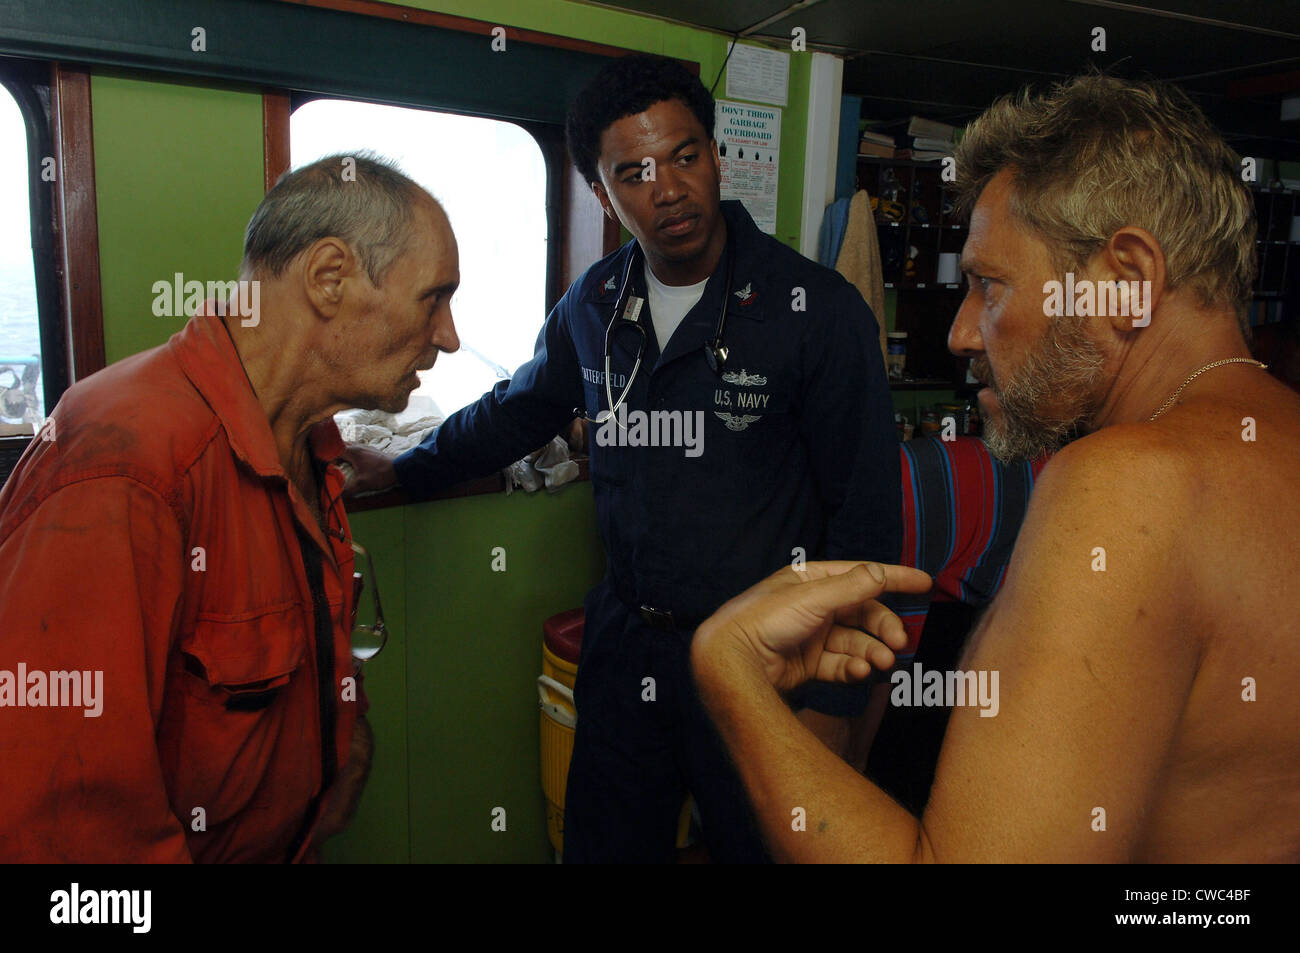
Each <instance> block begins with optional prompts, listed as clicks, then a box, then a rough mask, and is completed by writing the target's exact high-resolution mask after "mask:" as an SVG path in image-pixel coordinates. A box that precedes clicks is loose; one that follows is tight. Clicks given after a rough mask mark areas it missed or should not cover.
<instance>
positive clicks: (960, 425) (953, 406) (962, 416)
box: [936, 402, 969, 435]
mask: <svg viewBox="0 0 1300 953" xmlns="http://www.w3.org/2000/svg"><path fill="white" fill-rule="evenodd" d="M936 409H937V411H938V413H939V425H940V427H942V428H946V432H947V433H951V434H954V435H957V434H966V433H969V431H968V430H967V429H966V428H967V415H966V405H965V404H964V403H959V402H953V403H946V404H940V405H939V406H938V407H937V408H936ZM949 418H952V426H951V428H949V427H948V423H947V421H948V419H949Z"/></svg>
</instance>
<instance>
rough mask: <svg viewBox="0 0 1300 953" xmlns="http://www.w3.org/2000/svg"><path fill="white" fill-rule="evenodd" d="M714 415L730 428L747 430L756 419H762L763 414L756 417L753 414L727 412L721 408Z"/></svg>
mask: <svg viewBox="0 0 1300 953" xmlns="http://www.w3.org/2000/svg"><path fill="white" fill-rule="evenodd" d="M713 415H714V416H715V417H717V418H718V419H719V420H721V421H722V422H723V423H724V424H726V425H727V429H728V430H737V431H739V430H745V429H746V428H747V427H749V425H750V424H752V423H753V422H754V421H756V420H762V419H763V418H762V417H761V416H759V417H755V416H753V415H752V414H726V413H723V412H722V411H720V410H715V411H714V412H713Z"/></svg>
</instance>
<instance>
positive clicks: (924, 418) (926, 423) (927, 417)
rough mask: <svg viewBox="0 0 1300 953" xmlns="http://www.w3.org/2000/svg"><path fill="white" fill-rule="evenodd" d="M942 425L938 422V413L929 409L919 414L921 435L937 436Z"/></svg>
mask: <svg viewBox="0 0 1300 953" xmlns="http://www.w3.org/2000/svg"><path fill="white" fill-rule="evenodd" d="M942 426H943V425H942V424H940V423H939V414H938V413H937V412H936V411H935V410H933V409H931V410H927V411H925V413H923V414H921V436H922V437H937V436H939V430H940V428H941V427H942Z"/></svg>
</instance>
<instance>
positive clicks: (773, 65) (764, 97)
mask: <svg viewBox="0 0 1300 953" xmlns="http://www.w3.org/2000/svg"><path fill="white" fill-rule="evenodd" d="M789 89H790V54H789V53H782V52H781V51H780V50H769V49H767V48H766V47H762V46H744V45H742V44H740V43H737V44H736V46H735V48H734V49H732V51H731V59H729V60H728V61H727V96H728V98H731V99H752V100H754V101H755V102H760V103H772V104H773V105H776V106H784V105H786V101H787V97H788V96H789Z"/></svg>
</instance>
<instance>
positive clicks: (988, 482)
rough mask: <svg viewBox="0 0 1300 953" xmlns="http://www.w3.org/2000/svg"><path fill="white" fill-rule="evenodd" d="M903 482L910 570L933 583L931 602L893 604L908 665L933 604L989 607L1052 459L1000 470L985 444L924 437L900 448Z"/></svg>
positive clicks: (900, 598) (907, 599) (896, 599)
mask: <svg viewBox="0 0 1300 953" xmlns="http://www.w3.org/2000/svg"><path fill="white" fill-rule="evenodd" d="M899 453H900V455H901V458H902V461H901V462H902V475H903V481H902V482H903V550H902V555H901V561H902V563H903V565H905V566H913V567H915V568H917V569H921V570H924V571H925V572H928V573H929V574H930V575H931V576H933V577H934V589H933V590H932V591H931V592H929V593H928V594H926V595H920V596H911V595H894V596H891V597H890V598H889V600H887V601H888V604H889V605H890V607H891V608H892V609H893V610H894V611H895V612H897V613H898V615H899V617H900V618H901V619H902V620H903V624H904V625H905V626H906V628H907V634H908V645H907V648H906V649H905V650H904V651H903V652H900V653H899V654H898V659H899V661H907V660H908V659H910V658H911V657H912V656H913V655H915V654H916V648H917V645H918V644H919V642H920V639H921V630H922V629H923V628H924V627H925V618H926V615H927V614H928V612H929V609H930V603H931V602H934V601H954V602H964V603H966V604H967V605H972V606H984V605H987V604H988V603H989V602H991V601H992V599H993V597H994V596H995V595H997V592H998V589H999V588H1001V586H1002V580H1003V578H1004V577H1005V575H1006V571H1007V564H1008V563H1010V561H1011V551H1012V549H1013V548H1014V546H1015V543H1016V535H1017V534H1018V533H1019V532H1020V524H1021V523H1022V522H1023V521H1024V518H1025V511H1026V509H1027V508H1028V506H1029V494H1030V491H1031V490H1032V489H1033V485H1034V480H1036V479H1037V478H1038V474H1039V473H1040V472H1041V471H1042V469H1043V467H1044V466H1046V465H1047V460H1048V457H1046V456H1043V457H1039V458H1038V459H1036V460H1033V461H1031V462H1028V463H1018V464H1003V463H999V462H998V461H997V460H995V459H994V458H993V456H992V455H991V454H990V453H989V450H988V447H987V446H986V445H985V443H984V441H983V440H980V439H979V438H977V437H958V438H956V439H955V440H940V439H936V438H932V437H927V438H923V439H919V440H909V441H907V442H905V443H902V444H900V445H899Z"/></svg>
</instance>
